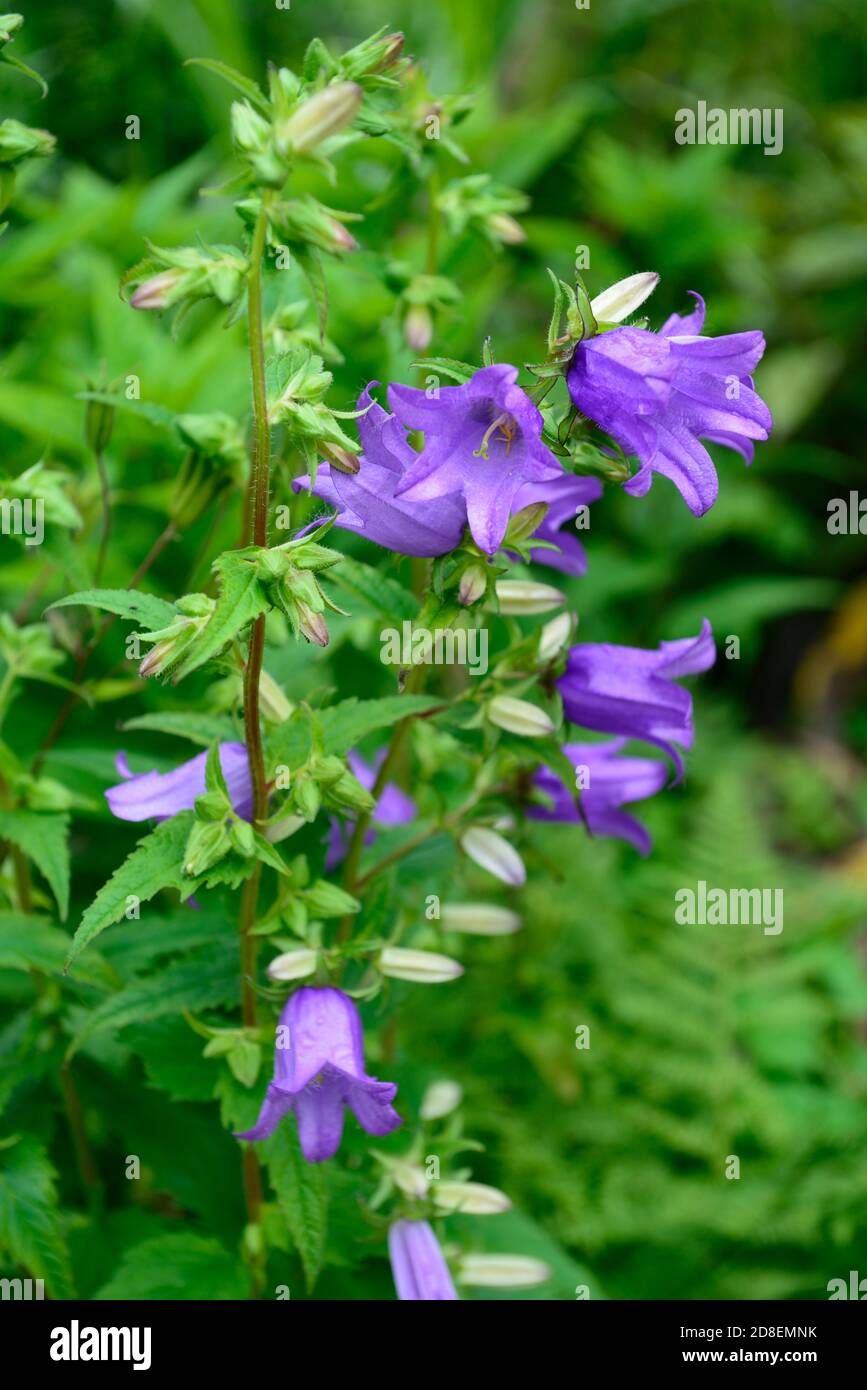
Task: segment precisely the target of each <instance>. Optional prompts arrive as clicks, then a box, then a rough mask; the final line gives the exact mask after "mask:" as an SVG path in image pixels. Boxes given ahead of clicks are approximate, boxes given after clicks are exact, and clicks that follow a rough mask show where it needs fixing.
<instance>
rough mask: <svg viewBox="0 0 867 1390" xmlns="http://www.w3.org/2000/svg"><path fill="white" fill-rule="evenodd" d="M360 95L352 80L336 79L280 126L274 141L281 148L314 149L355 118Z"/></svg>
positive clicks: (305, 151)
mask: <svg viewBox="0 0 867 1390" xmlns="http://www.w3.org/2000/svg"><path fill="white" fill-rule="evenodd" d="M363 95H364V93H363V92H362V90H361V88H360V87H359V86H358V85H357V83H355V82H336V83H335V84H334V85H333V86H331V87H326V88H325V89H324V91H321V92H317V93H316V96H313V97H311V98H310V99H309V101H305V102H304V105H303V106H299V108H298V110H297V111H295V112H293V114H292V115H291V116H290V117H289V119H288V121H286V122H284V124H283V125H282V127H281V128H280V131H279V133H278V137H277V143H278V147H279V149H280V150H281V152H287V151H288V152H289V153H291V154H309V153H310V151H311V150H315V148H316V146H317V145H320V144H321V143H322V141H323V140H328V139H329V138H330V137H331V136H332V135H336V134H337V133H338V132H339V131H341V130H343V128H344V127H345V126H348V125H349V123H350V121H352V120H354V118H355V115H356V113H357V111H358V108H359V106H360V105H361V99H362V97H363Z"/></svg>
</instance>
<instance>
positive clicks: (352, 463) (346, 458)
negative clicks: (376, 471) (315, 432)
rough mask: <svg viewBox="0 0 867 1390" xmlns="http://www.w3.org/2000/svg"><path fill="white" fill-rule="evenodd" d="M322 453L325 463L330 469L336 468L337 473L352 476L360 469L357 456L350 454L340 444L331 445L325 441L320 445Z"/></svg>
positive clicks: (328, 441)
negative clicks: (350, 474) (351, 474)
mask: <svg viewBox="0 0 867 1390" xmlns="http://www.w3.org/2000/svg"><path fill="white" fill-rule="evenodd" d="M322 452H323V454H325V458H326V462H327V463H328V464H330V466H331V467H332V468H336V469H337V471H338V473H353V474H354V473H357V472H358V471H359V470H360V468H361V464H360V462H359V459H358V456H357V454H351V453H350V452H349V450H348V449H344V448H343V446H342V445H341V444H332V443H331V442H330V440H327V439H326V440H325V441H324V442H323V444H322Z"/></svg>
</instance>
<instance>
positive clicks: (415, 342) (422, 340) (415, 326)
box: [403, 304, 434, 352]
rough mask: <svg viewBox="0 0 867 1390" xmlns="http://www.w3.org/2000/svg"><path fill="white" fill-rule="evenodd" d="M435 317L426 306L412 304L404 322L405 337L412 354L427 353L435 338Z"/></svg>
mask: <svg viewBox="0 0 867 1390" xmlns="http://www.w3.org/2000/svg"><path fill="white" fill-rule="evenodd" d="M433 330H434V323H433V316H432V314H431V311H430V309H429V308H428V307H427V305H426V304H411V305H410V306H409V309H408V310H407V314H406V318H405V319H404V321H403V336H404V338H405V340H406V345H407V347H408V348H409V349H410V351H411V352H425V351H426V350H427V349H428V348H429V347H430V343H431V339H432V338H433Z"/></svg>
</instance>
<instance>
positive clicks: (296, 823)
mask: <svg viewBox="0 0 867 1390" xmlns="http://www.w3.org/2000/svg"><path fill="white" fill-rule="evenodd" d="M306 824H307V821H306V820H305V819H304V817H303V816H285V817H284V818H283V820H278V821H275V822H274V824H273V825H269V826H268V828H267V830H266V831H265V839H266V840H267V841H268V842H269V844H272V845H279V843H280V841H281V840H288V839H289V836H290V835H294V834H295V833H296V831H298V830H300V829H301V827H302V825H306Z"/></svg>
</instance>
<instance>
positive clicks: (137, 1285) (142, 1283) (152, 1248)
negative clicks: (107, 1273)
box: [93, 1231, 249, 1302]
mask: <svg viewBox="0 0 867 1390" xmlns="http://www.w3.org/2000/svg"><path fill="white" fill-rule="evenodd" d="M248 1293H249V1290H248V1288H247V1284H246V1279H245V1276H244V1266H243V1265H242V1264H241V1262H240V1261H239V1259H238V1257H237V1255H236V1254H235V1253H234V1252H232V1253H230V1252H229V1251H228V1250H226V1249H225V1247H224V1246H222V1245H221V1244H220V1243H219V1241H217V1240H213V1239H212V1238H211V1237H209V1236H197V1235H195V1234H193V1232H192V1231H183V1232H178V1234H177V1235H164V1236H155V1237H154V1239H153V1240H146V1241H143V1242H142V1244H141V1245H135V1246H133V1248H132V1249H131V1250H127V1251H126V1252H125V1254H124V1257H123V1261H122V1263H121V1265H120V1268H119V1269H118V1270H117V1271H116V1272H115V1273H114V1274H113V1275H112V1276H111V1278H110V1279H109V1280H108V1282H107V1283H105V1284H103V1286H102V1288H100V1289H98V1290H97V1292H96V1293H95V1294H94V1295H93V1297H94V1298H95V1299H97V1300H100V1301H102V1300H105V1299H115V1298H120V1299H152V1298H156V1299H201V1300H205V1301H207V1302H211V1301H213V1300H226V1301H230V1300H233V1299H242V1298H246V1297H247V1296H248Z"/></svg>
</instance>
